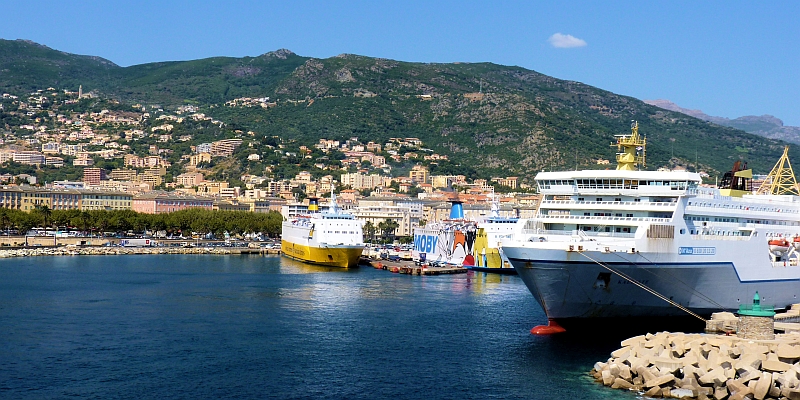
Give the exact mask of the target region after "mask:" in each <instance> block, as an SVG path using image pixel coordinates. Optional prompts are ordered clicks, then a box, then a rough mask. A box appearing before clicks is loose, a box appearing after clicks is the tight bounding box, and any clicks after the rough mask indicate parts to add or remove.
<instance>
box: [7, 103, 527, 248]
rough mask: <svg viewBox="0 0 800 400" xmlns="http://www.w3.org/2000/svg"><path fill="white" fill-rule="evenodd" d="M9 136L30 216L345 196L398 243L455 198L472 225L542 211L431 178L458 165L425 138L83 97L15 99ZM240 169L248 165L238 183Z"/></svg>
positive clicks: (472, 184) (19, 202)
mask: <svg viewBox="0 0 800 400" xmlns="http://www.w3.org/2000/svg"><path fill="white" fill-rule="evenodd" d="M275 101H277V100H273V101H270V99H269V98H260V99H253V98H240V99H235V100H232V101H229V102H227V103H225V104H224V105H223V106H222V107H228V108H236V107H262V108H269V107H270V104H274V102H275ZM0 133H2V137H0V165H1V166H2V168H0V171H2V175H0V182H2V185H3V186H2V187H0V206H2V207H6V208H11V209H17V210H22V211H31V210H34V209H36V208H40V207H45V206H46V207H48V208H50V209H53V210H67V209H80V210H125V209H129V210H133V211H136V212H141V213H149V214H158V213H166V212H174V211H179V210H183V209H187V208H202V209H207V210H232V211H250V212H257V213H263V212H270V211H276V212H280V213H282V214H283V216H284V217H286V218H288V217H291V216H293V215H296V214H299V213H303V212H305V211H307V204H308V201H307V199H308V198H313V197H330V193H331V192H336V193H338V200H339V204H340V206H342V207H343V208H344V209H347V210H349V211H350V212H352V213H353V214H355V215H356V216H357V217H358V218H359V219H363V220H365V221H371V222H372V223H373V224H376V225H377V224H378V223H379V222H382V221H386V220H391V221H394V222H396V223H397V226H398V229H397V231H396V234H397V235H400V236H407V235H411V234H412V230H413V227H415V226H419V225H421V224H424V223H425V222H426V221H436V220H441V219H443V218H446V217H447V212H448V211H449V204H448V203H447V202H448V201H450V200H453V199H456V198H457V199H458V200H459V201H462V202H464V204H465V212H466V213H467V216H468V217H470V218H480V217H482V216H487V215H488V214H489V212H490V203H491V200H492V198H493V196H494V195H495V194H498V195H499V202H500V204H501V214H502V215H503V216H509V217H522V218H524V217H528V216H530V215H532V213H533V212H534V211H535V209H536V205H537V197H536V196H535V195H534V194H532V193H529V190H528V189H529V188H527V187H526V186H525V185H524V184H522V183H520V182H519V179H518V177H514V176H509V177H493V178H490V179H479V178H476V177H468V176H465V175H463V174H446V175H445V174H437V173H435V172H432V170H434V169H435V168H436V167H437V166H439V165H441V164H442V163H449V162H451V160H449V159H448V156H447V155H441V154H437V153H436V152H434V151H433V150H431V149H428V148H426V147H425V145H424V143H423V142H422V141H421V140H420V139H418V138H413V137H402V138H390V139H389V140H388V141H385V142H382V143H376V142H375V141H362V140H359V138H358V137H351V138H348V139H346V140H336V139H320V140H318V141H317V142H316V143H306V144H303V143H300V142H298V141H296V140H287V139H285V138H282V137H279V136H265V135H258V134H256V133H255V132H252V131H247V132H243V131H241V130H236V129H231V128H230V127H229V126H227V124H226V123H225V122H223V121H219V120H216V119H214V118H212V117H210V116H207V115H206V114H204V113H202V112H199V110H198V108H197V107H194V106H188V105H187V106H183V107H180V108H178V109H176V110H174V111H165V110H164V109H162V108H160V107H159V106H158V105H141V104H136V105H133V106H132V107H128V106H124V105H122V104H120V103H117V102H115V101H113V100H107V99H100V98H97V96H96V95H95V94H93V93H83V90H82V88H79V89H78V91H77V92H71V91H66V90H62V91H59V90H56V89H54V88H48V89H45V90H37V91H36V92H34V93H30V94H29V95H28V96H27V97H24V98H23V97H18V96H15V95H11V94H8V93H4V94H3V95H2V99H0ZM212 139H216V140H212ZM236 163H240V164H241V165H243V166H246V167H243V168H242V173H241V174H238V175H235V174H233V173H232V171H233V170H235V168H233V166H234V165H236ZM14 171H24V172H21V173H13V172H14ZM58 178H60V179H58ZM501 193H502V194H501ZM323 203H324V202H323ZM323 207H324V204H323Z"/></svg>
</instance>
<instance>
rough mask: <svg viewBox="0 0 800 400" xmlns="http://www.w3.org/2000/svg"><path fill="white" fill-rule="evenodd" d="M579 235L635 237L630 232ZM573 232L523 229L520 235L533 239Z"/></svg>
mask: <svg viewBox="0 0 800 400" xmlns="http://www.w3.org/2000/svg"><path fill="white" fill-rule="evenodd" d="M579 232H580V235H583V236H588V237H617V238H633V237H636V234H635V233H631V232H594V231H579ZM573 234H574V231H573V230H551V229H523V230H522V235H523V236H525V237H535V236H536V235H540V236H545V235H553V236H572V235H573Z"/></svg>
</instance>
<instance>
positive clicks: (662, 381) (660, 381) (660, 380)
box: [644, 374, 675, 387]
mask: <svg viewBox="0 0 800 400" xmlns="http://www.w3.org/2000/svg"><path fill="white" fill-rule="evenodd" d="M673 381H675V376H674V375H672V374H664V375H662V376H659V377H657V378H655V379H650V380H645V381H644V387H654V386H661V385H666V384H668V383H672V382H673Z"/></svg>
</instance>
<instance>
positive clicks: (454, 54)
mask: <svg viewBox="0 0 800 400" xmlns="http://www.w3.org/2000/svg"><path fill="white" fill-rule="evenodd" d="M0 15H2V16H3V17H2V21H3V22H2V23H0V38H3V39H30V40H33V41H35V42H38V43H41V44H44V45H47V46H49V47H52V48H54V49H57V50H61V51H66V52H70V53H77V54H86V55H96V56H100V57H104V58H107V59H109V60H111V61H113V62H115V63H117V64H119V65H122V66H128V65H134V64H142V63H147V62H154V61H170V60H191V59H198V58H205V57H212V56H235V57H241V56H256V55H259V54H263V53H266V52H268V51H271V50H276V49H279V48H287V49H290V50H292V51H294V52H295V53H297V54H299V55H303V56H309V57H319V58H325V57H331V56H334V55H337V54H341V53H353V54H360V55H366V56H372V57H384V58H390V59H395V60H401V61H419V62H454V61H462V62H484V61H488V62H493V63H497V64H503V65H518V66H521V67H524V68H528V69H532V70H535V71H538V72H541V73H544V74H547V75H551V76H553V77H556V78H559V79H569V80H575V81H579V82H583V83H586V84H589V85H592V86H596V87H598V88H601V89H605V90H609V91H612V92H615V93H619V94H623V95H629V96H633V97H636V98H639V99H658V98H664V99H669V100H672V101H674V102H675V103H677V104H678V105H680V106H682V107H686V108H695V109H701V110H703V111H704V112H706V113H707V114H710V115H715V116H722V117H729V118H735V117H738V116H742V115H762V114H771V115H774V116H776V117H778V118H781V119H782V120H783V121H784V123H785V124H786V125H794V126H800V107H799V106H798V105H800V79H799V77H800V23H798V21H799V20H800V2H792V1H772V2H752V1H750V2H745V1H725V2H722V1H702V2H700V1H630V2H622V1H620V2H614V1H612V2H601V1H559V2H537V1H500V0H496V1H451V0H442V1H417V0H405V1H398V2H389V1H380V0H378V1H302V0H291V1H282V2H271V1H236V0H233V1H220V2H210V1H169V0H163V1H150V0H140V1H135V2H134V1H127V2H125V1H120V2H116V1H68V0H60V1H38V0H28V1H5V2H2V3H0ZM556 34H560V35H561V36H556V37H555V38H554V35H556ZM558 38H561V39H562V40H561V41H559V40H555V39H558ZM560 43H561V44H562V45H563V43H572V44H573V45H576V46H575V47H557V46H558V45H559V44H560Z"/></svg>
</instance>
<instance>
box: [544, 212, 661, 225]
mask: <svg viewBox="0 0 800 400" xmlns="http://www.w3.org/2000/svg"><path fill="white" fill-rule="evenodd" d="M536 219H538V220H550V219H570V220H581V221H608V222H658V223H668V222H671V221H672V219H671V218H657V217H612V216H600V215H596V216H595V215H558V214H556V215H544V214H540V215H537V216H536Z"/></svg>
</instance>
